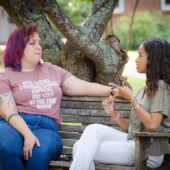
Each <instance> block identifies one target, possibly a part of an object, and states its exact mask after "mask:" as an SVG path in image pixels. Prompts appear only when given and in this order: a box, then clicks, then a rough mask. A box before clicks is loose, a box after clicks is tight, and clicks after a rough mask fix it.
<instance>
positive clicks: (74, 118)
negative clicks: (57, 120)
mask: <svg viewBox="0 0 170 170" xmlns="http://www.w3.org/2000/svg"><path fill="white" fill-rule="evenodd" d="M104 99H105V98H104V97H67V96H64V97H63V98H62V102H61V108H62V113H63V122H64V123H63V124H62V125H61V126H60V131H59V133H60V136H61V138H62V139H63V145H64V149H63V153H62V155H61V158H60V160H58V161H51V163H50V168H49V169H50V170H54V169H55V170H66V169H67V170H68V169H69V167H70V164H71V161H72V146H73V145H74V143H75V142H76V141H77V140H78V139H79V138H80V136H81V133H82V132H83V130H84V128H85V127H86V126H87V125H88V124H93V123H99V124H105V125H108V126H112V127H114V128H118V129H119V127H117V125H116V124H115V122H114V121H113V120H112V119H111V118H110V117H109V116H108V115H107V114H106V113H105V111H104V109H103V107H102V104H101V103H102V101H103V100H104ZM115 103H116V105H115V106H116V110H117V111H118V112H119V113H120V114H121V115H122V116H123V117H124V118H127V119H128V118H129V115H130V110H131V106H130V103H129V102H128V101H126V100H124V99H121V98H117V99H116V100H115ZM135 135H136V153H135V154H136V163H135V165H133V166H122V165H108V164H101V163H96V165H95V167H96V170H135V169H138V170H144V169H146V166H145V163H146V161H145V160H146V157H147V149H148V146H149V143H150V141H151V139H152V137H154V134H151V133H136V134H135ZM151 135H153V136H151ZM156 135H157V136H158V135H160V136H161V137H162V136H163V135H165V136H167V135H168V137H170V134H155V136H156ZM146 146H147V147H146Z"/></svg>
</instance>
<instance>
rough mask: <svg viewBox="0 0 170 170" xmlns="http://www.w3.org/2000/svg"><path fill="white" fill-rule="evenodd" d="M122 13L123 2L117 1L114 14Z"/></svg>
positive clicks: (121, 0) (122, 0)
mask: <svg viewBox="0 0 170 170" xmlns="http://www.w3.org/2000/svg"><path fill="white" fill-rule="evenodd" d="M123 12H124V0H119V1H118V3H117V6H116V8H115V10H114V14H120V13H123Z"/></svg>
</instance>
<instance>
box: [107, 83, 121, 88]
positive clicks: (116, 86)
mask: <svg viewBox="0 0 170 170" xmlns="http://www.w3.org/2000/svg"><path fill="white" fill-rule="evenodd" d="M109 85H110V86H113V87H115V88H119V87H120V86H118V85H117V84H114V83H109Z"/></svg>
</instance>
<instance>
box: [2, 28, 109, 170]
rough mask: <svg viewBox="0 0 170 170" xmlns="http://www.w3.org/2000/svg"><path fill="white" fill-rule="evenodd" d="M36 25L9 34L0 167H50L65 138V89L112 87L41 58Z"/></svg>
mask: <svg viewBox="0 0 170 170" xmlns="http://www.w3.org/2000/svg"><path fill="white" fill-rule="evenodd" d="M41 56H42V47H41V39H40V37H39V33H38V28H37V26H35V25H29V26H24V27H21V28H18V29H16V30H15V31H14V32H13V33H12V34H11V35H10V37H9V39H8V42H7V45H6V49H5V52H4V55H3V65H4V70H3V71H2V72H0V169H2V170H7V169H10V170H12V169H14V170H23V169H26V170H28V169H29V170H45V169H48V166H49V163H50V161H51V160H52V159H57V158H59V156H60V154H61V152H62V141H61V138H60V136H59V134H58V125H59V124H60V123H61V122H62V115H61V111H60V103H61V97H62V93H63V94H65V95H69V96H83V95H86V96H108V95H109V89H110V87H108V86H103V85H100V84H96V83H89V82H86V81H83V80H80V79H78V78H76V77H75V76H73V75H72V74H71V73H69V72H67V71H66V70H64V69H62V68H60V67H58V66H55V65H52V64H50V63H46V62H44V63H42V62H41Z"/></svg>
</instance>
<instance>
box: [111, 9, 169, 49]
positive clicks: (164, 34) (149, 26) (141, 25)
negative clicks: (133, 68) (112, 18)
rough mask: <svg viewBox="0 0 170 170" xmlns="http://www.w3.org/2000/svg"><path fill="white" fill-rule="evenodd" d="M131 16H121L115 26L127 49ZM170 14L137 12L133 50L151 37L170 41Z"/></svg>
mask: <svg viewBox="0 0 170 170" xmlns="http://www.w3.org/2000/svg"><path fill="white" fill-rule="evenodd" d="M130 19H131V15H130V16H122V17H120V18H119V22H118V24H117V25H116V26H115V28H114V32H115V35H116V36H117V37H119V39H120V41H121V45H122V47H123V48H124V49H125V48H126V46H127V43H128V40H129V23H130ZM169 20H170V16H162V15H161V14H160V13H154V14H152V15H151V14H150V13H148V12H137V13H136V14H135V18H134V24H133V27H132V36H133V41H132V44H131V47H130V49H131V50H137V49H138V47H139V45H140V44H141V42H143V41H144V40H147V39H150V38H162V39H166V40H167V41H168V42H170V36H169V35H170V24H167V23H168V21H169Z"/></svg>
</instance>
